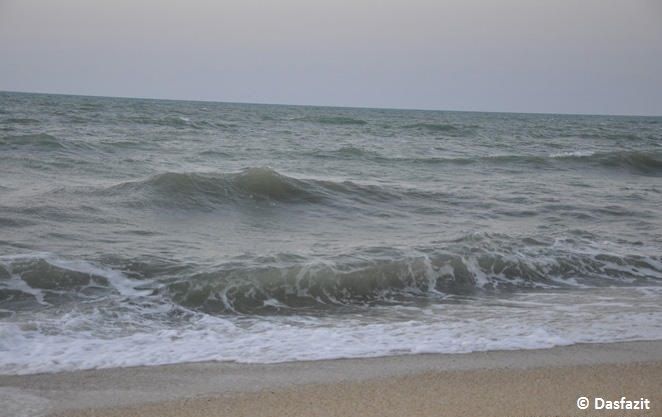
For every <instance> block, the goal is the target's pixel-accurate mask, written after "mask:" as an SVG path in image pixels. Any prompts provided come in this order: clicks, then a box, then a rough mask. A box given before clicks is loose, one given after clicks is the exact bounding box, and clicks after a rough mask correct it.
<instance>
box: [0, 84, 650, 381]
mask: <svg viewBox="0 0 662 417" xmlns="http://www.w3.org/2000/svg"><path fill="white" fill-rule="evenodd" d="M0 156H1V159H0V174H1V175H0V251H1V253H2V255H0V372H2V373H31V372H41V371H57V370H65V369H82V368H94V367H108V366H123V365H140V364H156V363H172V362H181V361H190V360H209V359H215V360H235V361H242V362H274V361H284V360H299V359H323V358H337V357H355V356H378V355H388V354H401V353H417V352H466V351H474V350H486V349H518V348H536V347H546V346H553V345H562V344H571V343H577V342H606V341H617V340H638V339H662V302H661V301H662V285H661V284H662V251H661V248H662V118H643V117H641V118H639V117H607V116H564V115H532V114H497V113H463V112H434V111H411V110H379V109H349V108H321V107H303V106H272V105H249V104H227V103H208V102H183V101H161V100H136V99H115V98H95V97H74V96H55V95H29V94H16V93H0Z"/></svg>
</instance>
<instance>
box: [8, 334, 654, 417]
mask: <svg viewBox="0 0 662 417" xmlns="http://www.w3.org/2000/svg"><path fill="white" fill-rule="evenodd" d="M580 396H586V397H588V398H589V399H590V402H591V406H590V408H589V409H588V410H586V411H582V410H579V409H578V408H577V405H576V401H577V398H578V397H580ZM622 396H626V397H627V398H628V399H633V400H635V399H639V398H641V397H644V398H648V399H649V400H650V401H651V404H650V408H651V409H650V410H643V411H613V412H608V411H604V410H599V411H596V410H594V409H593V408H594V407H593V406H594V398H595V397H602V398H605V399H611V400H618V399H620V398H621V397H622ZM0 404H2V405H3V406H2V407H1V408H0V415H3V416H4V415H5V414H3V413H10V414H6V415H7V416H12V417H20V416H41V415H49V416H72V417H74V416H97V417H102V416H103V417H105V416H109V417H110V416H122V417H125V416H137V417H156V416H160V417H168V416H178V417H180V416H181V417H184V416H190V417H209V416H247V417H248V416H256V417H258V416H414V417H416V416H475V417H481V416H522V417H524V416H575V415H577V416H596V415H598V416H602V415H604V416H610V415H613V416H624V415H627V416H662V342H628V343H613V344H595V345H575V346H568V347H559V348H552V349H541V350H529V351H496V352H483V353H470V354H456V355H412V356H398V357H387V358H371V359H347V360H334V361H312V362H291V363H283V364H273V365H250V364H228V363H191V364H179V365H167V366H155V367H136V368H115V369H105V370H93V371H78V372H67V373H57V374H40V375H26V376H0Z"/></svg>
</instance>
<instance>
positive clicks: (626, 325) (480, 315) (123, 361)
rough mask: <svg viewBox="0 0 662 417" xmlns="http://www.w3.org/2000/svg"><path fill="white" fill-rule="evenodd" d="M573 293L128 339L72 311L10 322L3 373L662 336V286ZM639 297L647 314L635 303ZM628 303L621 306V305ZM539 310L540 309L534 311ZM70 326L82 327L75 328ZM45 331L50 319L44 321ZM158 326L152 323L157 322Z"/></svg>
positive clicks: (191, 326) (5, 329) (185, 326)
mask: <svg viewBox="0 0 662 417" xmlns="http://www.w3.org/2000/svg"><path fill="white" fill-rule="evenodd" d="M566 296H567V295H566V294H562V293H548V294H535V293H534V294H523V295H520V296H516V297H513V298H510V299H508V300H506V301H505V302H501V301H499V300H494V299H483V300H473V303H472V302H469V300H465V301H464V302H463V301H462V300H455V301H454V302H452V303H448V304H441V305H435V306H427V307H414V306H412V307H408V308H407V307H404V308H401V309H398V308H393V309H392V311H387V312H386V313H387V314H386V316H383V317H382V319H378V320H373V319H371V317H370V316H371V315H376V314H377V313H384V311H372V312H370V311H367V312H364V313H363V314H348V315H343V316H340V317H314V316H288V317H277V316H276V317H270V318H261V319H256V318H250V317H243V318H221V317H214V316H209V315H196V316H195V317H194V318H192V319H191V320H190V321H188V322H186V323H180V324H179V325H177V326H172V327H170V328H168V327H164V326H163V324H162V323H152V324H153V325H154V326H155V328H154V329H151V330H148V331H145V330H143V331H139V332H135V333H131V334H128V335H123V336H121V335H118V336H115V337H112V336H111V335H106V336H104V337H99V336H98V335H96V334H95V332H94V331H93V330H88V331H80V330H73V329H80V327H81V322H85V321H87V322H90V323H88V324H89V328H90V329H93V328H94V327H95V326H99V325H100V324H103V323H95V320H96V319H97V318H95V317H94V316H81V315H69V316H67V317H64V318H62V319H61V320H60V321H53V322H52V323H49V326H52V327H59V328H61V329H68V328H71V329H72V330H69V331H64V332H61V333H58V334H48V333H44V332H43V331H40V330H39V327H40V325H39V324H37V323H35V324H33V325H28V324H27V323H26V324H23V325H22V326H19V325H16V324H10V323H3V324H0V336H1V337H0V352H2V355H0V373H10V374H27V373H37V372H54V371H65V370H76V369H90V368H107V367H117V366H138V365H157V364H168V363H180V362H188V361H207V360H214V361H236V362H246V363H274V362H284V361H293V360H317V359H334V358H355V357H372V356H385V355H399V354H415V353H460V352H473V351H485V350H502V349H506V350H508V349H535V348H546V347H552V346H561V345H569V344H573V343H597V342H613V341H628V340H652V339H661V338H662V312H661V311H660V309H659V308H658V306H659V305H660V303H661V302H662V291H660V288H659V287H652V288H641V289H631V290H629V291H626V292H623V291H619V290H615V289H603V290H601V291H600V292H598V293H597V294H596V292H582V293H578V294H577V295H575V296H574V297H571V298H570V299H568V298H567V297H566ZM633 298H637V299H638V308H636V309H635V308H632V305H631V304H630V302H631V301H632V299H633ZM618 300H620V301H621V302H620V303H619V302H617V301H618ZM531 309H536V311H539V313H537V314H531ZM67 321H75V322H76V323H74V324H73V325H72V324H71V323H68V322H67ZM42 325H43V323H42ZM147 327H149V326H147Z"/></svg>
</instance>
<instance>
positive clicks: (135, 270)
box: [0, 235, 662, 314]
mask: <svg viewBox="0 0 662 417" xmlns="http://www.w3.org/2000/svg"><path fill="white" fill-rule="evenodd" d="M168 271H170V272H168ZM129 277H140V279H133V278H129ZM659 284H662V257H661V256H657V255H651V254H649V255H644V254H640V253H634V252H633V253H629V252H627V251H622V249H621V250H620V251H615V250H614V248H606V247H601V246H599V245H597V244H595V243H592V242H588V243H586V242H584V243H582V242H576V241H574V240H572V239H564V240H558V241H555V242H551V243H542V242H537V241H535V240H533V239H524V240H520V241H516V240H513V239H509V238H506V237H502V236H489V235H485V236H482V237H475V236H470V237H467V238H465V239H462V240H460V241H457V242H451V243H449V244H446V245H443V246H442V247H429V248H423V249H421V250H417V251H409V252H402V251H398V250H395V249H387V248H368V249H364V250H359V251H357V252H356V253H353V254H351V255H349V254H348V255H344V256H340V257H333V258H324V259H320V258H310V257H305V256H301V255H294V254H279V255H274V256H270V257H258V258H252V259H249V260H245V259H243V260H234V261H228V262H225V263H222V264H219V265H217V266H215V267H213V268H211V269H210V268H206V269H202V270H195V269H187V268H186V267H183V266H181V265H174V266H172V267H171V268H162V267H161V266H156V267H152V266H150V265H149V264H144V263H140V262H127V263H124V264H118V265H114V266H113V267H99V266H96V265H94V264H91V263H88V262H83V261H71V260H63V259H60V258H56V257H53V256H50V255H48V256H47V255H37V256H32V257H30V256H23V257H4V258H2V261H1V262H0V307H3V308H6V307H7V306H10V305H11V306H13V309H16V308H20V307H21V306H22V305H25V306H31V307H32V308H34V305H35V304H34V303H37V304H42V305H48V304H52V303H62V302H65V301H71V300H75V299H94V298H99V297H107V295H108V293H109V291H110V292H111V293H115V294H118V295H119V296H122V297H129V298H132V297H134V298H135V297H137V296H140V297H146V298H147V299H150V298H151V299H154V300H155V301H158V302H166V303H167V302H173V303H175V304H177V305H181V306H182V307H184V308H186V309H192V310H198V311H201V312H204V313H207V314H236V313H242V314H260V313H274V312H278V311H281V312H287V311H300V310H301V309H304V310H305V309H318V308H322V309H329V308H335V307H347V306H366V305H374V304H384V303H386V304H391V303H398V304H400V303H402V302H406V301H407V300H410V301H412V300H416V299H429V298H443V297H445V296H447V295H449V294H455V295H462V294H464V295H469V294H473V293H475V292H488V293H489V292H504V291H506V292H510V291H522V290H535V289H545V288H571V287H580V288H581V287H603V286H614V285H616V286H622V285H625V286H639V285H659ZM168 300H170V301H168Z"/></svg>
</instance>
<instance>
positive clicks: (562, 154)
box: [550, 151, 595, 158]
mask: <svg viewBox="0 0 662 417" xmlns="http://www.w3.org/2000/svg"><path fill="white" fill-rule="evenodd" d="M594 154H595V152H593V151H566V152H557V153H553V154H551V155H550V158H568V157H578V158H580V157H583V156H591V155H594Z"/></svg>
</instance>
